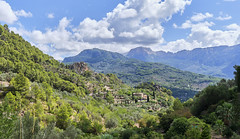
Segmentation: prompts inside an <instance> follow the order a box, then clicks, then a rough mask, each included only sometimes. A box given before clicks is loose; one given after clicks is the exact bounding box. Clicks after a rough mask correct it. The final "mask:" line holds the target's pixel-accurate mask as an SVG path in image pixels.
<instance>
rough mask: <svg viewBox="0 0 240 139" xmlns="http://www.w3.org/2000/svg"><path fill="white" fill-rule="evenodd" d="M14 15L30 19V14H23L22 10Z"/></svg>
mask: <svg viewBox="0 0 240 139" xmlns="http://www.w3.org/2000/svg"><path fill="white" fill-rule="evenodd" d="M14 13H15V15H16V16H23V17H32V13H31V12H25V11H24V10H19V11H15V12H14Z"/></svg>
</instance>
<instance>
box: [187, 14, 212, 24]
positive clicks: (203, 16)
mask: <svg viewBox="0 0 240 139" xmlns="http://www.w3.org/2000/svg"><path fill="white" fill-rule="evenodd" d="M212 17H213V14H210V13H205V14H202V13H197V14H195V15H194V16H192V17H191V21H194V22H200V21H203V20H205V19H207V18H212Z"/></svg>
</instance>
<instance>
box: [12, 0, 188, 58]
mask: <svg viewBox="0 0 240 139" xmlns="http://www.w3.org/2000/svg"><path fill="white" fill-rule="evenodd" d="M190 4H191V0H177V1H176V0H165V1H162V0H126V1H125V3H124V4H119V5H118V6H117V7H116V8H114V10H113V11H112V12H109V13H107V15H106V17H105V18H102V19H101V20H99V21H96V20H94V19H90V18H86V19H84V20H83V21H81V22H80V23H79V26H77V27H73V26H71V25H70V22H71V20H69V19H67V18H66V17H64V18H63V19H61V20H60V22H59V25H58V26H57V27H56V29H48V30H46V31H45V32H43V31H40V30H33V31H26V30H25V29H24V28H19V29H16V28H12V29H11V30H14V31H15V32H17V33H19V34H23V35H24V36H26V37H27V38H29V40H30V41H31V42H34V44H35V45H36V46H37V47H38V48H40V49H41V50H43V51H44V52H46V53H48V54H51V55H52V56H54V57H55V58H57V59H62V58H63V57H65V56H70V55H76V54H77V53H79V52H80V51H82V50H84V49H90V48H101V49H105V50H111V51H118V52H126V51H129V50H130V49H131V48H134V47H137V46H139V45H145V46H146V45H148V46H154V47H155V46H157V45H159V43H162V42H164V39H163V37H162V35H163V32H164V28H163V27H162V25H161V23H162V22H166V21H168V20H170V19H171V17H172V15H173V14H177V13H182V12H183V11H184V9H185V7H186V6H187V5H190ZM53 16H54V15H53ZM53 16H52V15H50V14H49V15H48V17H53ZM47 46H49V47H47Z"/></svg>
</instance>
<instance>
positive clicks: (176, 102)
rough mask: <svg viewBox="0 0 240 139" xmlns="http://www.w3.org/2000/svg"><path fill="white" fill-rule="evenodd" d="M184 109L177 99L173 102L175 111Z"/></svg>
mask: <svg viewBox="0 0 240 139" xmlns="http://www.w3.org/2000/svg"><path fill="white" fill-rule="evenodd" d="M182 108H183V104H182V103H181V101H180V100H179V99H178V98H176V99H175V100H174V102H173V110H175V111H176V110H181V109H182Z"/></svg>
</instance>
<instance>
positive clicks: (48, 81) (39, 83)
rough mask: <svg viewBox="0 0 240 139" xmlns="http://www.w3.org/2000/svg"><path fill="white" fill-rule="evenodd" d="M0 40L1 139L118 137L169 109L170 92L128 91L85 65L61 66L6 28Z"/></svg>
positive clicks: (114, 79)
mask: <svg viewBox="0 0 240 139" xmlns="http://www.w3.org/2000/svg"><path fill="white" fill-rule="evenodd" d="M0 39H1V40H0V50H1V51H0V112H1V113H0V118H1V119H0V138H4V139H5V138H14V139H15V138H22V139H23V138H24V139H25V138H26V139H28V138H29V139H30V138H31V139H32V138H49V139H50V138H67V137H68V138H93V137H98V136H99V137H105V136H106V137H113V136H114V137H121V136H124V135H123V134H125V131H126V129H129V128H132V127H133V126H139V120H141V119H142V121H144V122H147V121H148V120H149V121H152V122H153V123H152V124H154V123H156V122H157V121H156V119H157V111H161V112H165V111H166V110H167V108H169V107H171V106H172V105H173V101H174V98H173V97H172V96H171V94H172V92H171V91H170V90H167V89H165V88H158V89H154V90H153V89H146V88H132V87H129V86H127V85H125V84H123V83H122V81H121V80H119V79H118V78H117V76H116V75H114V74H106V75H104V74H102V73H95V72H93V71H91V70H90V69H89V68H88V67H87V65H86V64H85V63H75V64H73V65H66V66H65V65H64V64H61V63H59V62H58V61H57V60H55V59H53V58H52V57H51V56H48V55H46V54H43V53H42V52H41V51H40V50H39V49H38V48H36V47H34V46H31V45H30V43H28V42H27V41H25V40H24V39H23V38H22V37H21V36H19V35H17V34H15V33H14V32H10V31H9V29H8V26H7V25H4V26H0ZM152 85H154V83H153V84H152ZM153 92H154V93H153ZM145 96H146V97H145ZM143 97H144V98H143ZM154 133H156V134H155V135H157V136H161V134H160V133H157V132H154ZM149 136H151V135H149Z"/></svg>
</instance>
